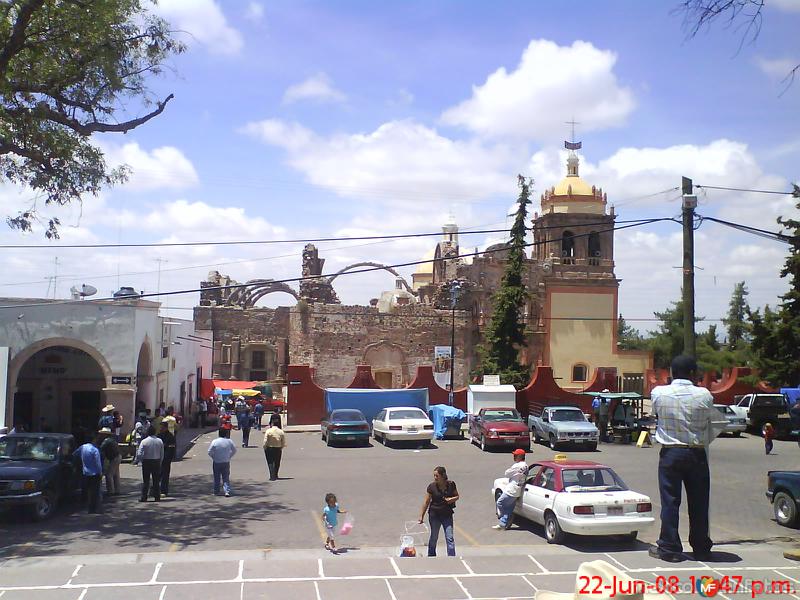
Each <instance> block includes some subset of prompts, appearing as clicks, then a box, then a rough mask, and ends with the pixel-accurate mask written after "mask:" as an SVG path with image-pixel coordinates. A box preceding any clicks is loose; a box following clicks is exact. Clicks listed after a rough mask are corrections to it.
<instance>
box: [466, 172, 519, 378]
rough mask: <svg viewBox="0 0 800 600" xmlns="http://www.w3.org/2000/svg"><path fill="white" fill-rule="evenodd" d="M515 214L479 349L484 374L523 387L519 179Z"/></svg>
mask: <svg viewBox="0 0 800 600" xmlns="http://www.w3.org/2000/svg"><path fill="white" fill-rule="evenodd" d="M518 181H519V187H520V193H519V198H517V212H516V214H515V218H514V226H513V227H512V228H511V239H510V241H509V250H508V258H507V262H506V268H505V272H504V273H503V279H502V280H501V282H500V287H499V289H498V290H497V291H496V292H495V293H494V296H492V320H491V322H490V324H489V327H488V328H487V331H486V339H485V342H484V344H483V345H482V346H481V347H480V348H479V349H478V353H479V356H480V359H481V370H482V371H483V373H484V374H496V375H500V381H501V382H502V383H507V384H512V385H515V386H517V387H524V386H525V385H527V384H528V381H529V379H530V367H529V366H528V365H524V364H522V363H521V362H520V360H519V352H520V350H521V349H522V348H524V347H525V346H527V340H526V338H525V324H524V322H523V320H522V318H521V315H522V314H524V309H525V305H526V302H527V300H528V291H527V289H525V284H524V283H523V270H524V260H525V234H526V233H527V228H526V225H525V223H526V221H527V218H528V205H529V204H530V203H531V198H530V184H529V183H528V181H527V180H526V179H525V178H524V177H523V176H522V175H520V176H519V177H518Z"/></svg>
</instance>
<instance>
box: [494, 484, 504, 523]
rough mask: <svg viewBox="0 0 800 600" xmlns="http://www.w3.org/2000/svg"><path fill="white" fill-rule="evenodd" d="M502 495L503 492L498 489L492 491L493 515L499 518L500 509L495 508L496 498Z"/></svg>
mask: <svg viewBox="0 0 800 600" xmlns="http://www.w3.org/2000/svg"><path fill="white" fill-rule="evenodd" d="M502 495H503V492H501V491H500V490H495V491H494V515H495V516H496V517H497V518H498V519H499V518H500V511H499V510H497V500H498V499H499V498H500V496H502Z"/></svg>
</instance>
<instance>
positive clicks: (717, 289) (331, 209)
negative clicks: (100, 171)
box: [0, 0, 800, 331]
mask: <svg viewBox="0 0 800 600" xmlns="http://www.w3.org/2000/svg"><path fill="white" fill-rule="evenodd" d="M678 4H679V2H678V0H673V1H653V2H640V1H637V0H630V1H611V0H610V1H604V2H590V1H581V0H575V1H572V2H552V1H540V2H526V1H508V2H503V3H488V2H476V1H468V2H464V1H459V2H456V1H453V2H444V1H407V2H381V3H376V2H367V1H344V0H341V1H335V2H308V1H299V0H293V1H291V2H288V1H284V2H266V1H264V2H259V1H252V2H249V1H246V0H241V1H240V0H160V1H159V3H158V5H157V7H156V8H155V10H157V11H158V13H159V14H160V15H161V16H163V17H164V18H165V19H167V20H168V21H169V22H170V24H171V25H172V26H173V27H174V29H175V30H178V31H180V32H181V33H180V34H179V35H180V36H181V37H182V39H184V41H186V43H187V44H188V51H187V52H186V53H185V54H182V55H180V56H177V57H174V58H172V59H170V61H169V64H168V67H169V68H168V69H166V70H165V71H164V73H163V74H162V75H161V76H160V77H158V78H155V79H152V80H151V81H150V86H151V89H152V90H153V93H154V94H155V96H156V97H160V98H163V97H166V96H167V95H168V94H170V93H173V94H174V95H175V98H174V100H173V101H172V102H170V103H169V104H168V106H167V108H166V110H165V111H164V113H163V114H162V115H161V116H159V117H157V118H156V119H153V120H152V121H150V122H149V123H147V124H145V125H144V126H141V127H139V128H137V129H135V130H134V131H131V132H129V133H128V134H126V135H113V134H105V135H102V136H97V137H96V138H95V142H96V143H97V144H98V145H100V146H101V147H102V148H103V150H104V151H105V153H106V159H107V161H108V162H109V164H111V165H119V164H127V165H129V166H130V168H131V170H132V175H131V177H130V179H129V181H128V182H127V183H125V184H124V185H120V186H118V187H115V188H113V189H108V190H104V191H103V192H102V193H101V194H100V195H99V196H97V197H92V196H89V197H86V198H84V200H83V202H82V203H80V204H75V205H73V206H70V207H67V208H65V209H59V210H57V211H54V212H51V213H50V214H55V215H57V216H59V217H60V219H61V222H62V228H61V238H60V239H59V240H56V241H52V242H51V241H47V240H45V238H44V235H43V228H42V227H36V228H35V229H34V231H33V232H32V233H28V234H22V233H20V232H18V231H12V230H10V229H7V228H4V227H0V245H9V244H11V245H24V246H34V245H45V246H46V247H44V248H32V247H24V248H18V249H4V250H3V256H4V261H3V262H4V267H5V268H4V274H5V276H4V278H3V282H2V283H0V296H5V297H34V298H42V297H51V298H52V297H56V298H66V297H68V296H69V288H70V287H71V286H73V285H76V286H78V287H80V285H81V284H89V285H92V286H95V287H96V288H97V289H98V290H99V292H98V295H97V297H106V296H109V295H110V294H111V293H112V292H113V291H115V290H117V289H118V288H119V287H120V286H132V287H134V288H135V289H136V290H144V291H145V292H149V293H153V292H156V291H159V292H167V291H175V290H186V289H194V288H198V287H199V283H200V281H202V280H204V279H205V278H206V276H207V275H208V273H209V271H212V270H218V271H220V272H221V273H223V274H227V275H229V276H230V277H232V278H233V279H235V280H237V281H239V282H245V281H247V280H250V279H256V278H272V279H283V278H291V277H298V276H299V275H300V267H301V257H300V254H301V251H302V246H303V244H302V243H280V244H264V245H229V246H200V247H177V248H176V247H157V248H136V249H131V248H105V249H69V248H60V247H59V246H63V245H65V244H100V243H107V244H119V243H149V242H194V241H239V240H285V239H304V240H305V239H311V238H318V237H350V236H369V235H393V234H408V233H422V232H424V233H433V232H437V231H440V229H441V226H442V225H443V224H444V223H445V222H446V220H447V219H448V215H450V214H452V215H453V216H454V217H455V219H456V222H457V223H458V225H459V226H460V227H461V229H462V235H461V245H462V249H465V250H469V251H473V250H474V249H475V248H478V249H483V248H485V247H486V246H487V245H489V244H492V243H496V242H498V241H501V240H502V239H504V235H503V234H502V233H495V234H477V235H467V234H466V231H469V230H470V229H472V230H484V229H503V228H506V227H510V225H511V218H509V217H508V215H509V213H510V212H512V211H513V204H514V201H515V199H516V197H517V194H518V191H519V190H518V188H517V174H523V175H525V176H528V177H532V178H533V181H534V183H533V201H534V202H533V206H532V210H539V198H540V195H541V194H542V192H543V191H544V190H545V189H547V188H549V187H551V186H553V185H555V184H556V183H557V182H558V181H559V180H560V179H561V178H562V177H563V176H564V175H565V173H566V165H565V161H566V154H565V150H564V149H563V141H564V140H565V139H570V137H571V135H572V133H571V129H570V126H569V125H567V122H568V121H573V120H574V121H576V122H578V125H576V129H575V137H576V139H577V140H581V141H582V142H583V148H582V150H581V151H580V158H581V165H580V173H581V176H582V177H583V178H584V179H585V180H586V181H588V182H589V183H591V184H594V185H598V186H601V187H602V188H603V189H604V191H605V192H606V193H607V194H608V202H609V205H612V204H613V205H614V207H615V211H616V214H617V215H618V219H621V220H627V219H640V218H654V217H677V216H679V214H680V195H679V191H677V189H676V188H678V186H679V185H680V182H681V176H687V177H691V178H692V179H693V181H694V183H695V184H699V185H708V186H722V187H735V188H746V189H763V190H775V191H789V190H791V182H797V181H798V180H800V166H799V165H800V161H798V157H799V156H800V81H796V82H795V83H794V84H793V85H788V86H787V84H786V82H785V81H783V80H784V77H785V76H786V74H787V72H788V71H789V70H790V69H791V67H792V66H793V65H795V64H798V63H800V43H798V42H797V39H798V38H797V31H798V30H800V0H767V2H766V7H765V8H764V11H763V20H762V24H761V29H760V32H759V35H758V36H757V37H756V38H755V39H753V38H752V37H747V36H746V31H745V29H744V28H743V26H742V25H741V24H740V23H738V22H737V23H734V24H732V25H727V24H726V23H725V22H719V23H716V24H714V25H712V26H711V27H709V28H704V29H702V30H701V31H700V32H699V33H698V35H697V36H695V37H694V38H691V39H690V38H688V37H687V29H686V26H685V23H684V18H683V15H682V14H681V13H677V12H675V9H676V7H677V5H678ZM129 110H131V111H133V113H135V114H142V112H143V111H144V110H145V108H143V107H141V108H140V110H139V112H138V113H137V112H136V108H135V107H133V108H129ZM32 198H33V196H32V194H31V193H30V190H25V189H18V188H15V187H12V186H10V185H8V184H3V183H1V182H0V214H3V215H14V214H16V213H17V212H18V211H20V210H22V209H24V208H27V207H28V206H29V205H30V203H31V201H32ZM698 201H699V206H698V209H697V210H698V213H699V214H700V215H704V216H711V217H716V218H720V219H726V220H730V221H734V222H737V223H744V224H747V225H750V226H753V227H760V228H764V229H767V230H772V231H777V230H778V229H779V227H778V225H777V224H776V218H777V217H779V216H781V215H783V216H785V217H794V218H797V217H798V214H797V209H796V208H795V204H794V203H793V202H792V199H791V197H789V196H787V195H776V194H756V193H742V192H729V191H721V190H710V189H702V190H700V191H699V198H698ZM695 236H696V237H695V247H696V264H697V267H698V271H697V275H696V294H697V295H696V307H697V314H698V315H699V316H705V317H706V318H707V319H708V320H707V322H706V325H707V324H711V323H714V322H715V319H720V318H722V317H724V316H725V314H726V312H727V305H728V302H729V300H730V296H731V292H732V291H733V287H734V285H735V283H736V282H738V281H745V282H746V284H747V287H748V289H749V290H750V295H749V301H750V303H751V305H752V306H754V307H760V306H763V305H764V304H767V303H768V304H770V305H775V304H776V303H777V302H778V301H779V296H780V294H782V293H784V292H785V290H786V285H787V282H786V280H784V279H780V277H779V271H780V268H781V265H782V264H783V261H784V260H785V256H786V254H787V251H788V246H786V245H784V244H781V243H778V242H775V241H770V240H766V239H764V238H761V237H757V236H753V235H749V234H746V233H743V232H741V231H737V230H734V229H730V228H727V227H723V226H721V225H718V224H715V223H713V222H710V221H705V222H703V223H701V224H700V226H699V228H698V230H697V231H696V233H695ZM434 244H435V239H434V238H430V237H428V238H412V239H405V240H392V241H381V242H374V241H372V242H365V241H338V242H320V243H317V246H318V248H319V249H320V256H321V257H322V258H324V259H325V260H326V263H325V269H324V270H325V272H335V271H337V270H339V269H341V268H343V267H345V266H346V265H349V264H352V263H355V262H361V261H376V262H380V263H383V264H389V265H391V264H397V263H404V262H410V261H415V260H420V259H421V258H423V257H424V255H425V254H426V253H428V252H429V251H430V250H431V248H432V247H433V246H434ZM681 244H682V243H681V228H680V225H679V224H677V223H673V222H670V221H668V222H665V223H659V224H656V225H649V226H645V227H637V228H633V229H628V230H624V231H620V232H618V233H617V234H616V237H615V261H616V274H617V277H618V278H620V279H621V280H622V282H621V284H620V286H621V287H620V311H621V312H622V314H623V315H624V316H625V318H626V320H628V321H629V322H630V323H631V324H633V325H635V326H636V327H638V328H639V329H641V330H643V331H646V330H649V329H654V328H655V326H656V323H654V322H652V319H653V312H654V311H660V310H663V309H664V308H666V307H667V306H669V303H670V302H671V301H673V300H676V299H677V298H678V296H679V295H680V285H681V271H680V269H679V268H676V267H678V266H679V265H680V264H681V259H682V254H681V248H682V245H681ZM159 270H160V274H159ZM400 270H401V272H402V273H403V274H404V275H405V276H407V277H408V278H409V280H410V275H411V273H412V272H413V267H410V268H404V269H400ZM54 275H57V277H56V278H55V283H54V281H53V277H54ZM291 285H293V286H294V287H295V288H296V287H297V284H296V283H295V284H291ZM335 287H336V290H337V293H338V294H339V297H340V298H341V299H342V301H343V302H345V303H350V304H367V303H368V302H369V300H370V299H371V298H377V297H379V296H380V294H381V292H382V291H384V290H388V289H392V288H393V287H394V281H393V276H392V275H390V274H389V273H387V272H385V271H377V272H375V273H369V274H352V275H348V276H343V277H340V278H338V279H337V280H336V284H335ZM198 299H199V295H198V294H197V293H187V294H177V295H171V296H162V297H161V300H162V302H163V305H164V306H165V307H169V310H168V313H169V314H171V315H173V316H176V317H183V318H191V307H192V306H194V305H196V304H197V302H198ZM293 302H294V301H293V299H292V298H291V296H289V295H285V294H271V295H268V296H266V297H265V298H263V299H262V300H261V301H260V303H259V305H264V306H277V305H289V304H293ZM648 319H649V320H648ZM717 324H718V327H719V328H720V329H722V325H721V323H718V322H717ZM706 325H701V326H700V329H704V328H705V326H706Z"/></svg>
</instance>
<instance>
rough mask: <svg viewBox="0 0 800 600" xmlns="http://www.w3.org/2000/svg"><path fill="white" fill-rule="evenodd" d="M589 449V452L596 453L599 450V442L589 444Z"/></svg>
mask: <svg viewBox="0 0 800 600" xmlns="http://www.w3.org/2000/svg"><path fill="white" fill-rule="evenodd" d="M587 447H588V448H589V452H594V451H595V450H597V442H594V443H593V444H589V445H588V446H587Z"/></svg>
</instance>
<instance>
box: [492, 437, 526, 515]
mask: <svg viewBox="0 0 800 600" xmlns="http://www.w3.org/2000/svg"><path fill="white" fill-rule="evenodd" d="M511 454H512V455H513V456H514V464H512V465H511V466H510V467H508V468H507V469H506V475H505V476H506V477H508V483H507V484H506V487H505V489H504V490H503V493H502V494H500V497H499V498H498V499H497V515H498V518H499V519H500V522H499V523H498V524H497V525H493V526H492V528H493V529H510V528H511V522H512V520H513V515H514V506H516V504H517V500H519V497H520V496H522V491H523V490H524V489H525V478H526V477H528V465H527V464H525V450H523V449H522V448H517V449H516V450H514V452H512V453H511Z"/></svg>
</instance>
